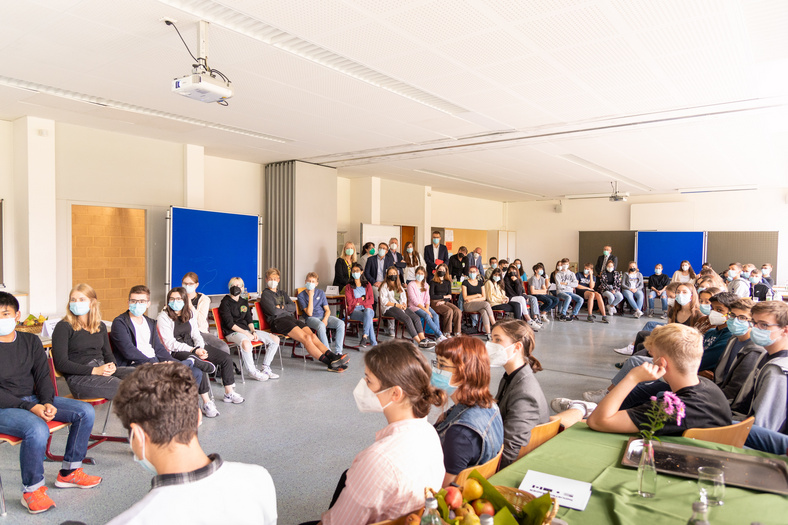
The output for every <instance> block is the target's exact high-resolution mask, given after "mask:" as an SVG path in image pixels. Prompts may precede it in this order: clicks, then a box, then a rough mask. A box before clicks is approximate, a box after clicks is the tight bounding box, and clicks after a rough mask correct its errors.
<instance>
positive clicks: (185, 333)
mask: <svg viewBox="0 0 788 525" xmlns="http://www.w3.org/2000/svg"><path fill="white" fill-rule="evenodd" d="M185 296H186V290H184V289H183V288H173V289H172V290H170V291H169V292H168V293H167V306H165V307H164V309H163V310H162V311H161V312H159V316H158V317H157V318H156V329H157V330H158V332H159V338H160V339H161V342H162V344H163V345H164V348H166V349H167V351H168V352H169V353H170V355H171V356H172V357H174V358H175V359H177V360H178V361H187V360H191V362H192V366H193V367H194V368H197V369H199V370H200V371H201V372H202V377H201V378H200V380H199V382H198V386H197V393H198V394H199V395H200V398H201V399H202V407H201V410H202V414H203V415H204V416H205V417H216V416H218V415H219V411H218V410H217V409H216V404H215V403H214V401H213V400H212V399H211V398H210V396H209V393H210V392H211V381H210V378H209V375H210V374H212V373H214V372H215V371H216V370H217V369H219V370H220V372H221V373H222V380H223V381H225V383H224V392H225V394H224V398H225V402H226V403H235V404H239V403H243V402H244V398H243V397H241V396H240V395H238V394H237V393H236V392H235V387H234V385H235V371H234V370H233V361H232V359H231V358H230V356H229V355H227V354H225V353H224V352H220V351H216V350H214V351H213V353H212V357H213V360H210V359H209V355H208V350H207V349H206V348H205V342H204V341H203V339H202V336H201V335H200V330H199V329H198V328H197V323H196V322H195V320H194V317H193V316H192V311H191V309H190V308H188V307H186V301H184V297H185Z"/></svg>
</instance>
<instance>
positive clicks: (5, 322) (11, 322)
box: [0, 317, 16, 335]
mask: <svg viewBox="0 0 788 525" xmlns="http://www.w3.org/2000/svg"><path fill="white" fill-rule="evenodd" d="M15 329H16V317H6V318H5V319H0V335H9V334H10V333H11V332H13V331H14V330H15Z"/></svg>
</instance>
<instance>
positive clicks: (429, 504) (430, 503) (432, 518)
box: [421, 498, 441, 525]
mask: <svg viewBox="0 0 788 525" xmlns="http://www.w3.org/2000/svg"><path fill="white" fill-rule="evenodd" d="M421 525H441V515H440V513H439V512H438V500H436V499H435V498H427V501H426V502H425V504H424V514H423V515H422V516H421Z"/></svg>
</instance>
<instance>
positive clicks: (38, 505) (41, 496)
mask: <svg viewBox="0 0 788 525" xmlns="http://www.w3.org/2000/svg"><path fill="white" fill-rule="evenodd" d="M22 505H24V507H25V508H26V509H27V511H28V512H29V513H30V514H39V513H41V512H46V511H48V510H49V509H51V508H52V507H57V505H55V502H54V501H52V499H51V498H50V497H49V496H47V488H46V487H45V486H43V485H42V486H41V487H39V488H38V489H37V490H34V491H33V492H23V493H22Z"/></svg>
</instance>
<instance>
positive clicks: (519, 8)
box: [484, 0, 581, 20]
mask: <svg viewBox="0 0 788 525" xmlns="http://www.w3.org/2000/svg"><path fill="white" fill-rule="evenodd" d="M484 3H485V4H486V5H487V6H489V7H490V9H493V10H495V11H496V12H497V13H498V14H499V15H500V16H501V17H502V18H504V19H505V20H523V19H525V18H536V17H539V16H543V15H546V14H549V13H554V12H556V11H564V10H571V9H574V8H576V7H577V6H578V4H579V3H581V2H580V1H579V0H527V1H523V0H485V1H484Z"/></svg>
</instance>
